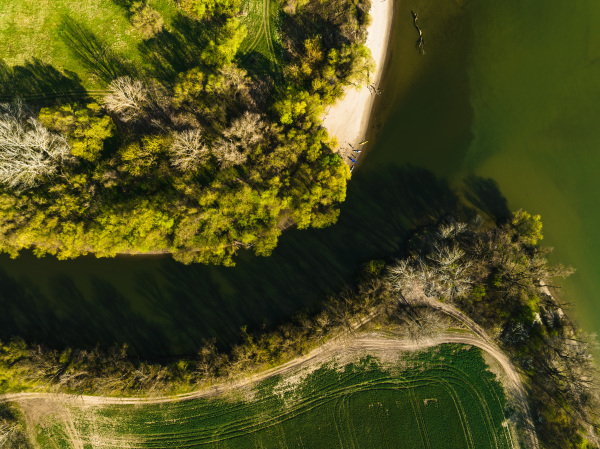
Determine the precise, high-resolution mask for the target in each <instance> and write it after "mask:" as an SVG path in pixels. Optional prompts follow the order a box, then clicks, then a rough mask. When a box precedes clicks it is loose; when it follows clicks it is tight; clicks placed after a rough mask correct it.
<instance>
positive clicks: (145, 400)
mask: <svg viewBox="0 0 600 449" xmlns="http://www.w3.org/2000/svg"><path fill="white" fill-rule="evenodd" d="M427 303H428V305H429V306H431V307H432V308H434V309H436V310H439V311H441V312H444V313H445V314H447V315H449V316H451V317H453V318H454V319H456V320H457V321H458V322H460V323H462V324H463V325H465V326H466V327H467V328H468V329H469V331H470V333H456V332H454V333H452V332H443V333H440V334H438V335H436V336H435V337H431V338H427V339H423V340H420V341H414V340H412V339H408V338H406V337H405V336H399V335H395V334H393V333H389V332H388V333H382V332H355V333H351V334H346V335H343V336H340V337H338V338H335V339H332V340H330V341H329V342H327V343H325V344H323V345H322V346H320V347H318V348H316V349H314V350H313V351H311V352H310V353H308V354H306V355H305V356H302V357H298V358H296V359H294V360H291V361H289V362H287V363H285V364H283V365H281V366H279V367H276V368H273V369H270V370H268V371H265V372H263V373H259V374H255V375H252V376H248V377H245V378H240V379H236V380H235V381H229V382H224V383H221V384H216V385H214V386H213V387H210V388H208V389H205V390H201V391H195V392H191V393H185V394H180V395H175V396H157V397H104V396H88V395H69V394H61V393H15V394H6V395H2V396H0V402H22V401H30V400H40V399H42V400H50V401H57V402H59V403H62V404H65V403H71V404H74V405H75V404H78V405H90V406H104V405H127V404H161V403H168V402H178V401H186V400H191V399H201V398H208V397H214V396H217V395H220V394H224V393H227V392H229V391H231V390H234V389H242V388H249V387H251V386H253V385H255V384H257V383H259V382H261V381H263V380H265V379H268V378H270V377H272V376H276V375H283V376H287V375H290V374H292V373H293V372H295V371H298V370H301V369H304V368H309V367H314V366H318V365H320V364H323V363H326V362H328V361H331V360H332V359H334V358H336V357H339V356H341V355H343V357H344V358H348V357H349V356H350V357H352V356H353V357H356V356H360V355H365V354H370V355H374V356H377V355H383V356H397V355H398V353H400V352H412V351H419V350H423V349H427V348H430V347H433V346H437V345H440V344H444V343H459V344H465V345H472V346H476V347H478V348H480V349H482V350H483V351H484V352H485V353H487V354H488V355H489V356H491V358H493V359H494V360H495V361H496V362H497V363H498V365H499V366H500V367H501V368H502V370H503V372H504V376H502V381H503V384H504V388H505V389H506V391H507V393H508V395H509V397H510V398H511V400H512V402H513V403H514V404H515V405H516V406H517V407H518V408H519V409H520V410H521V412H522V414H523V416H524V419H525V421H526V428H528V429H533V428H534V427H533V420H532V418H531V413H530V409H529V404H528V400H527V393H526V391H525V388H524V387H523V383H522V381H521V376H520V375H519V373H518V372H517V370H516V369H515V367H514V366H513V364H512V363H511V362H510V360H509V359H508V357H507V356H506V355H505V354H504V352H502V351H501V350H500V348H499V347H498V346H497V345H496V344H495V343H494V342H493V341H492V340H491V339H490V338H489V336H488V335H487V333H486V332H485V330H483V328H481V327H480V326H479V325H477V324H476V323H475V322H474V321H473V320H471V319H470V318H469V317H467V316H466V315H465V314H464V313H462V312H461V311H460V310H458V309H457V308H456V307H454V306H452V305H450V304H447V303H441V302H439V301H427ZM365 321H369V319H367V320H365ZM362 324H364V321H363V322H362V323H360V325H362ZM360 325H359V326H358V327H360ZM526 437H527V439H528V440H529V441H527V442H526V444H527V447H528V448H533V449H538V448H539V442H538V439H537V436H536V434H535V432H534V431H532V430H530V431H528V432H526Z"/></svg>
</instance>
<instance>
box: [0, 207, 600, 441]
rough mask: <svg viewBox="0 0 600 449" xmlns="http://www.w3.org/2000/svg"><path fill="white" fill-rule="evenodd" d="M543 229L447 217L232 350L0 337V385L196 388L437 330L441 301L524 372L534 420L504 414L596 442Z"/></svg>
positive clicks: (551, 432)
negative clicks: (348, 284)
mask: <svg viewBox="0 0 600 449" xmlns="http://www.w3.org/2000/svg"><path fill="white" fill-rule="evenodd" d="M541 238H542V233H541V220H540V217H539V216H532V215H530V214H528V213H526V212H524V211H519V212H517V213H515V214H514V215H513V217H512V219H511V220H509V221H507V222H505V223H503V224H500V225H497V224H495V223H484V222H482V221H477V220H476V221H474V222H472V223H469V224H466V223H462V222H459V221H456V220H454V219H451V218H448V219H446V220H443V221H442V222H441V223H439V224H438V225H436V226H432V227H428V228H424V229H422V230H420V231H419V232H417V233H416V234H415V235H414V236H413V238H411V239H410V241H409V244H408V249H407V254H406V256H405V257H404V258H403V259H401V260H395V261H391V262H390V263H388V264H387V265H386V264H385V263H384V262H383V261H373V262H369V263H367V264H365V266H364V268H363V271H362V274H361V276H360V281H359V282H358V283H357V285H355V286H354V287H352V288H348V289H347V290H346V291H344V292H341V293H339V294H337V295H334V296H332V297H330V298H328V299H327V300H326V301H325V302H324V304H323V307H322V309H321V310H320V311H319V312H317V313H315V314H312V315H309V314H306V313H300V314H298V315H297V316H296V317H295V318H294V319H293V320H292V321H290V322H288V323H285V324H283V325H281V326H279V327H277V328H276V329H273V330H262V331H258V332H248V331H247V329H245V328H243V329H242V334H241V338H240V343H238V344H237V345H234V346H233V347H231V348H229V349H228V350H227V351H219V350H218V349H217V342H216V341H215V340H211V341H206V342H204V344H203V346H202V347H201V348H200V349H199V351H198V353H197V355H196V356H195V357H191V358H186V359H181V360H176V361H173V362H171V363H163V364H159V363H150V362H143V361H139V360H134V359H131V358H129V357H128V356H127V348H126V346H123V347H119V348H115V349H113V350H112V351H108V352H105V351H101V350H98V349H96V350H71V349H68V350H64V351H57V350H53V349H49V348H45V347H42V346H33V345H27V344H25V343H24V342H23V341H20V340H15V341H12V342H8V343H6V344H3V345H0V391H1V392H13V391H40V390H41V391H45V390H46V391H47V390H50V391H63V392H70V393H77V394H80V393H92V394H102V395H140V394H148V395H152V394H174V393H180V392H185V391H191V390H194V389H198V388H202V387H208V386H210V385H212V384H214V383H217V382H225V381H227V380H229V379H235V378H237V377H239V376H243V375H248V374H249V373H256V372H259V371H263V370H266V369H269V368H271V367H273V366H276V365H279V364H282V363H284V362H286V361H289V360H292V359H294V358H295V357H298V356H300V355H303V354H306V353H307V352H309V351H310V350H311V349H313V348H316V347H318V346H319V345H322V344H323V343H324V342H326V341H328V340H331V339H333V338H337V337H339V336H342V335H345V334H347V333H351V332H355V331H356V329H358V328H361V327H366V328H373V329H388V330H393V331H394V332H395V333H397V334H401V335H405V336H406V337H408V338H413V339H422V338H427V337H431V336H434V335H436V334H438V333H440V332H443V331H445V330H447V329H448V328H450V327H452V325H453V323H452V319H451V317H449V316H448V315H445V314H444V313H443V312H441V311H440V310H437V309H436V308H435V307H431V305H432V303H435V302H439V301H441V302H447V303H450V304H452V305H454V306H456V307H457V308H458V309H459V310H461V311H462V312H464V313H465V314H466V315H467V316H468V317H470V318H471V319H473V320H474V321H475V322H476V323H477V324H479V325H480V326H482V327H483V328H484V329H485V331H486V332H487V334H488V335H489V336H491V337H492V339H493V340H494V341H495V342H496V343H497V344H498V345H499V346H500V347H501V348H502V349H503V350H504V351H505V353H506V354H507V355H508V357H509V358H510V359H511V361H512V362H513V364H514V365H515V367H516V368H517V369H518V370H519V372H520V374H521V376H522V379H523V382H524V385H525V388H526V390H527V393H528V400H529V405H530V409H531V411H532V414H533V425H534V429H526V428H524V427H523V426H526V425H528V420H524V419H522V418H523V417H522V414H521V413H520V411H519V410H516V409H515V410H512V411H511V410H508V417H509V418H510V419H512V420H513V421H514V422H515V423H517V424H518V425H519V426H520V428H521V429H522V430H525V431H527V430H534V431H535V432H536V433H537V435H538V437H539V440H540V443H541V445H542V447H543V448H549V449H550V448H552V449H554V448H556V449H559V448H560V449H564V448H594V447H599V446H598V431H599V430H600V421H599V419H598V410H600V390H599V385H600V384H599V383H598V370H597V367H596V364H595V362H594V360H593V358H592V356H591V349H592V347H593V346H594V344H595V343H594V340H593V338H592V337H591V336H589V335H586V334H585V333H584V332H582V331H581V330H579V329H578V328H577V326H576V324H575V323H574V322H573V321H572V320H570V319H569V317H568V316H567V315H566V314H565V313H564V311H563V308H564V305H563V304H562V303H561V302H560V301H559V300H558V299H557V298H556V297H555V296H552V295H549V292H548V290H547V289H546V285H545V282H549V281H551V279H553V278H557V277H561V276H565V275H568V274H569V273H570V272H572V270H571V269H570V268H566V267H563V266H561V265H551V264H549V262H548V260H547V258H546V256H547V254H548V252H549V251H548V249H545V248H543V247H540V246H539V245H538V242H539V240H540V239H541ZM454 326H456V323H454Z"/></svg>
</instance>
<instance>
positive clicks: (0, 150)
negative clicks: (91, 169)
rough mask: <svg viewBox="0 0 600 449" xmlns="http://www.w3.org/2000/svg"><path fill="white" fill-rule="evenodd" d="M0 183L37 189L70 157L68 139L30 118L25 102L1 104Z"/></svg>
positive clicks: (16, 187) (19, 187) (15, 187)
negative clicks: (25, 108)
mask: <svg viewBox="0 0 600 449" xmlns="http://www.w3.org/2000/svg"><path fill="white" fill-rule="evenodd" d="M0 112H2V114H1V115H0V182H1V183H2V184H5V185H7V186H9V187H11V188H14V189H27V188H31V187H34V186H36V185H37V184H38V183H39V182H40V180H41V179H42V178H44V177H48V176H50V175H52V174H54V173H55V172H56V171H57V169H58V167H59V166H60V165H61V164H62V163H63V162H64V161H65V160H66V159H68V158H69V157H70V152H71V148H70V146H69V144H68V143H67V140H66V139H65V137H64V136H62V135H60V134H56V133H51V132H50V131H48V130H47V129H46V128H44V126H42V124H41V123H40V122H39V121H37V120H36V119H35V118H33V117H30V116H28V114H27V112H26V111H25V110H24V108H23V106H22V104H21V103H19V102H17V103H15V104H12V105H0Z"/></svg>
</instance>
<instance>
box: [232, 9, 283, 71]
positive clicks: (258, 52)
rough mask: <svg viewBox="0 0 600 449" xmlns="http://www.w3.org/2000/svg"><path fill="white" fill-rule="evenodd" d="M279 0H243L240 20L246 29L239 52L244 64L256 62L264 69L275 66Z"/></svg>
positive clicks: (277, 43) (277, 58)
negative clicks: (241, 54)
mask: <svg viewBox="0 0 600 449" xmlns="http://www.w3.org/2000/svg"><path fill="white" fill-rule="evenodd" d="M278 13H279V2H277V1H276V0H243V1H242V8H241V16H240V20H241V22H242V23H243V24H244V25H245V26H246V28H247V30H248V37H247V38H246V40H245V41H244V42H243V43H242V46H241V52H242V53H243V55H244V56H243V58H242V59H243V60H244V61H245V62H246V64H248V63H250V64H255V65H256V64H258V65H259V66H260V67H261V68H263V69H265V70H272V69H273V68H277V65H278V60H279V53H280V50H279V46H280V38H279V35H278V33H277V17H278Z"/></svg>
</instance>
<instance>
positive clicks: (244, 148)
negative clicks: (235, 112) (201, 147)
mask: <svg viewBox="0 0 600 449" xmlns="http://www.w3.org/2000/svg"><path fill="white" fill-rule="evenodd" d="M264 127H265V124H264V122H263V121H262V119H261V117H260V115H259V114H256V113H252V112H248V111H246V112H245V113H244V115H242V116H241V117H239V118H238V119H236V120H234V121H233V123H232V124H231V126H230V127H229V128H227V129H226V130H225V131H224V132H223V136H222V137H220V138H219V139H217V141H216V142H215V145H214V146H213V153H214V154H215V156H216V157H217V159H218V160H219V161H220V162H221V167H222V168H227V167H232V166H234V165H239V164H243V163H244V162H246V160H247V159H248V154H249V152H250V151H251V150H252V149H254V148H255V147H256V145H258V144H259V143H260V142H262V141H263V139H264V134H263V130H264Z"/></svg>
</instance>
